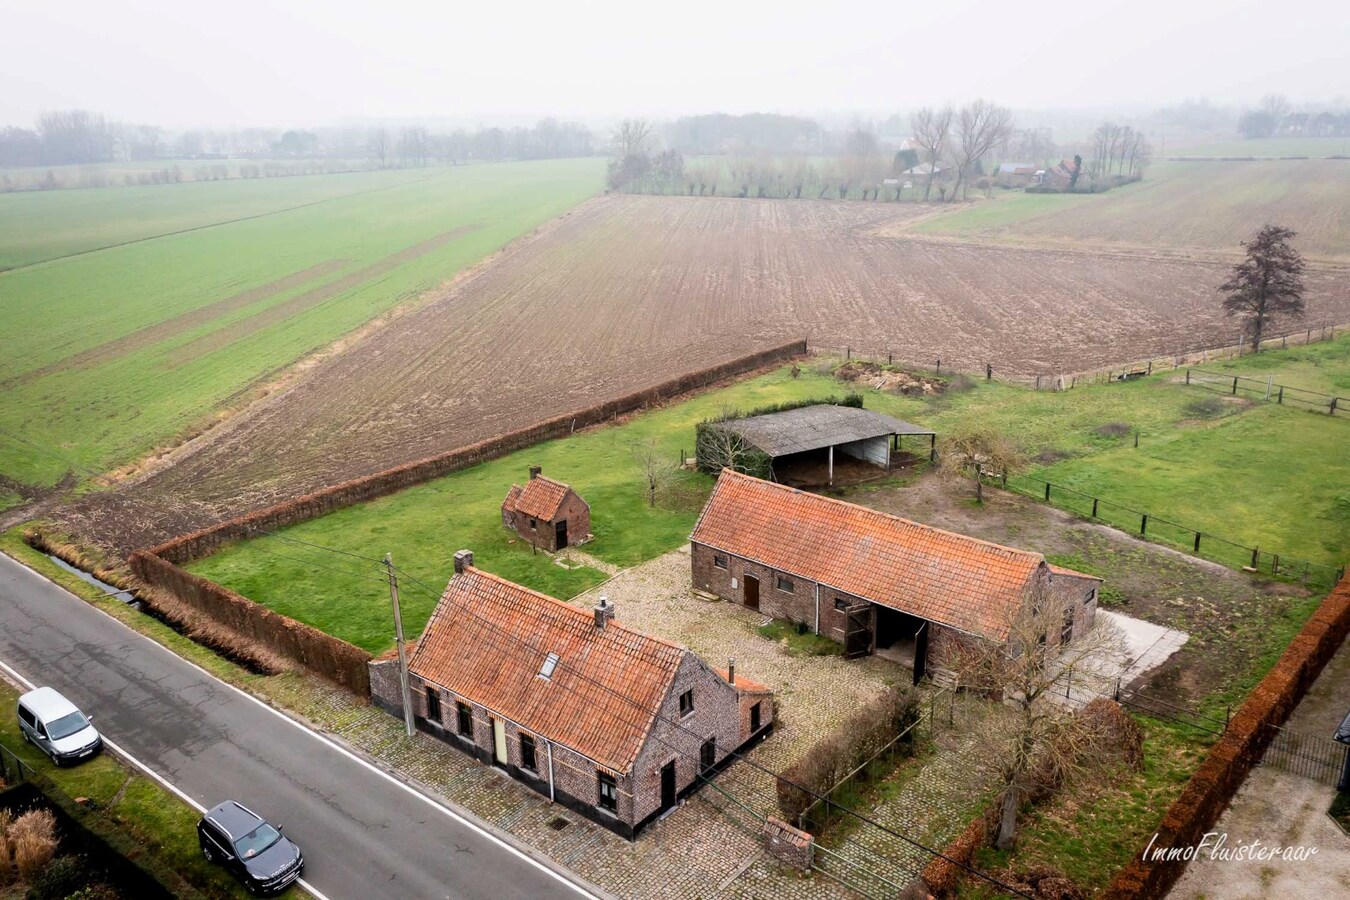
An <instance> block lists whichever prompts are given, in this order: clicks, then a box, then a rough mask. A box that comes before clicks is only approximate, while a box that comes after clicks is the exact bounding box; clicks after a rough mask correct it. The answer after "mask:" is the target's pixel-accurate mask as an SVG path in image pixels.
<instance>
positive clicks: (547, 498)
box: [502, 475, 571, 522]
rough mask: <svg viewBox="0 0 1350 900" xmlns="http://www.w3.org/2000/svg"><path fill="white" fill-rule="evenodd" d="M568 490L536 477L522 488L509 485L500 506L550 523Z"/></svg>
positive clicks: (566, 487)
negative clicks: (509, 488) (509, 487)
mask: <svg viewBox="0 0 1350 900" xmlns="http://www.w3.org/2000/svg"><path fill="white" fill-rule="evenodd" d="M570 490H571V488H570V487H569V486H567V485H565V484H563V483H562V482H561V481H554V480H553V479H552V478H546V477H545V476H543V475H536V476H534V477H533V478H531V479H530V480H529V481H527V482H525V486H524V487H523V488H522V487H521V486H520V485H518V484H513V485H511V490H509V491H507V492H506V500H505V502H504V503H503V504H502V505H503V506H505V507H506V508H507V509H508V510H517V511H519V512H523V513H524V514H525V515H527V516H529V517H530V518H532V519H542V520H544V521H545V522H551V521H553V519H554V518H555V517H556V516H557V515H558V507H560V506H562V502H563V500H564V499H565V498H566V497H567V492H568V491H570Z"/></svg>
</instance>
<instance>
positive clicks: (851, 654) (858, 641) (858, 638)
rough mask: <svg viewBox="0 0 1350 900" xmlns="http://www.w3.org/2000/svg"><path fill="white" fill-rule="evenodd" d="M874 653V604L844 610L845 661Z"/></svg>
mask: <svg viewBox="0 0 1350 900" xmlns="http://www.w3.org/2000/svg"><path fill="white" fill-rule="evenodd" d="M871 652H872V604H870V603H865V604H863V605H861V606H850V607H849V608H848V609H846V610H844V659H857V658H858V657H859V656H867V655H869V654H870V653H871Z"/></svg>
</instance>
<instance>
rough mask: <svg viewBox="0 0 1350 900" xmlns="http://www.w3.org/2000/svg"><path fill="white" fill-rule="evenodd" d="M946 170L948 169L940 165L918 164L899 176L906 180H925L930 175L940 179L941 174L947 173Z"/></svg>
mask: <svg viewBox="0 0 1350 900" xmlns="http://www.w3.org/2000/svg"><path fill="white" fill-rule="evenodd" d="M947 169H948V167H947V166H944V165H942V164H941V163H937V164H934V163H926V162H925V163H919V164H918V165H917V166H915V167H914V168H912V169H906V170H905V171H903V172H901V173H900V174H901V175H904V176H906V177H908V178H927V177H928V176H929V174H930V173H931V174H932V175H933V177H934V178H937V177H940V176H941V175H942V173H943V172H945V171H947Z"/></svg>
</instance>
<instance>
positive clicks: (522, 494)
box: [502, 466, 591, 551]
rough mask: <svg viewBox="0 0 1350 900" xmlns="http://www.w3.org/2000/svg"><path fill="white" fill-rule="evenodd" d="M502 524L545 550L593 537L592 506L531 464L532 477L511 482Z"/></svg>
mask: <svg viewBox="0 0 1350 900" xmlns="http://www.w3.org/2000/svg"><path fill="white" fill-rule="evenodd" d="M502 524H503V525H505V526H506V527H507V528H510V529H511V530H513V531H515V533H516V534H518V535H520V536H521V537H522V538H524V539H525V540H527V541H529V542H530V543H531V544H534V545H535V546H536V547H539V548H540V549H542V550H550V551H555V550H562V549H564V548H566V547H570V546H574V545H576V544H584V543H585V542H586V541H588V540H590V539H591V507H590V505H589V504H587V503H586V501H585V500H582V499H581V497H580V496H579V495H578V494H577V492H576V491H574V490H572V488H571V487H569V486H568V485H566V484H563V483H562V482H561V481H554V480H553V479H552V478H545V477H544V476H543V474H542V470H541V469H540V468H539V466H530V480H529V481H527V482H525V485H524V486H523V487H522V486H521V485H518V484H513V485H511V490H509V491H507V493H506V499H505V500H504V501H502Z"/></svg>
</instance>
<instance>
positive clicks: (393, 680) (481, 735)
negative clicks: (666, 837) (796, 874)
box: [370, 652, 773, 838]
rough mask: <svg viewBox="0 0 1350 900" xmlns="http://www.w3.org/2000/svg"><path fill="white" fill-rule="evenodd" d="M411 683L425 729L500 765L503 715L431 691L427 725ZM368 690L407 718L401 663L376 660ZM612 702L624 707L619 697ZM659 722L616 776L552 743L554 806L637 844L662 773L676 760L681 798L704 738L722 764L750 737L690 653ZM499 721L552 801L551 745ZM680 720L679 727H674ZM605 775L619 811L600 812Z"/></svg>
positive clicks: (694, 775)
mask: <svg viewBox="0 0 1350 900" xmlns="http://www.w3.org/2000/svg"><path fill="white" fill-rule="evenodd" d="M409 682H410V689H411V692H412V706H413V715H414V716H416V717H417V718H416V721H417V724H418V726H419V727H420V728H422V729H423V730H425V731H427V732H428V733H430V734H434V735H436V736H437V737H439V738H441V739H443V740H445V741H446V742H447V743H449V744H451V745H452V746H456V747H458V748H459V749H461V750H463V751H464V752H466V753H469V754H470V755H472V756H474V757H476V758H477V759H479V760H480V761H481V762H484V763H486V764H488V765H494V764H495V757H494V754H495V741H494V738H493V734H492V728H491V725H490V724H489V720H490V719H491V718H502V717H500V716H495V715H494V713H493V711H492V710H490V709H487V708H486V707H483V706H480V705H479V704H477V703H474V702H473V701H471V700H468V699H467V698H464V697H460V696H457V695H455V694H452V693H450V692H448V691H444V690H440V689H439V688H435V687H434V686H433V690H437V691H438V692H439V695H440V698H441V716H440V719H439V720H438V721H429V720H428V719H427V688H428V684H427V683H426V682H424V681H423V680H422V679H420V678H418V677H417V676H416V675H411V676H410V678H409ZM370 685H371V700H372V702H373V703H375V704H376V705H377V706H379V707H381V708H382V709H385V710H387V711H388V712H390V713H393V714H395V715H398V716H402V715H403V706H402V700H401V698H400V696H399V693H400V688H399V679H398V662H397V660H380V661H378V662H372V663H371V664H370ZM688 690H693V692H694V710H693V712H692V713H690V714H689V715H688V716H685V717H681V715H680V700H679V698H680V695H681V694H683V693H684V692H685V691H688ZM765 699H766V700H767V699H768V695H765ZM460 702H462V703H465V704H467V705H468V706H469V707H470V709H472V711H473V737H472V739H469V738H466V737H464V736H462V735H460V734H459V733H458V707H457V705H456V704H457V703H460ZM615 702H616V703H622V702H623V701H621V700H617V699H616V700H615ZM633 714H634V715H635V716H636V715H641V712H640V711H639V710H637V709H636V708H634V709H633ZM659 717H660V719H665V720H667V721H665V722H663V721H660V720H659V719H658V721H656V722H655V723H654V724H653V726H652V732H651V734H650V735H649V736H648V738H647V741H646V743H645V744H644V745H643V748H642V750H641V751H639V753H638V757H637V760H636V761H635V763H634V765H633V768H632V771H631V772H629V773H617V772H613V771H611V770H609V769H607V768H604V767H602V766H600V765H599V764H598V763H597V762H595V761H594V760H591V759H589V758H588V757H586V756H584V755H582V754H580V753H578V752H576V751H574V750H572V749H571V748H568V747H565V746H563V745H560V744H552V747H551V749H552V754H553V791H554V798H555V799H556V800H557V802H559V803H561V804H563V805H564V806H567V807H568V808H570V809H572V810H574V811H576V812H578V813H580V814H581V815H583V816H585V817H586V818H588V819H590V820H592V821H594V822H596V823H598V824H600V825H603V826H605V827H606V828H609V829H611V830H613V831H615V832H617V833H619V834H620V835H622V836H624V837H627V838H632V837H634V836H635V835H636V834H637V833H638V832H639V831H640V830H641V829H642V827H643V826H644V825H645V824H647V822H648V821H650V820H651V819H652V818H653V817H654V816H655V815H656V814H657V813H658V812H659V811H660V806H661V767H662V766H664V765H665V764H666V763H667V762H668V761H669V760H670V759H671V758H675V759H676V765H675V775H676V784H675V787H676V791H677V793H678V794H680V795H683V794H685V793H688V792H691V791H693V790H695V789H696V788H697V787H698V786H699V784H701V781H700V780H699V778H698V773H699V769H698V766H699V760H700V755H699V754H700V750H701V748H702V744H703V741H704V740H705V739H706V738H707V737H709V736H711V737H714V738H715V740H716V749H717V757H716V761H717V763H723V762H725V761H726V759H727V757H728V754H730V752H731V751H733V750H736V749H737V748H739V747H740V746H741V745H742V744H743V743H744V742H745V740H746V739H747V737H748V734H747V733H746V732H744V731H743V730H742V709H741V703H740V699H739V697H738V693H737V691H736V689H735V688H733V687H732V686H731V685H729V684H727V683H726V682H725V681H724V680H723V679H722V678H721V677H720V676H719V675H717V673H715V672H714V671H713V670H712V669H711V668H709V667H708V665H707V664H706V663H704V662H703V661H702V660H700V659H699V658H698V657H697V656H696V655H694V654H693V653H689V652H686V653H685V654H684V658H683V660H682V661H681V663H680V666H679V669H678V670H677V672H676V675H675V679H674V682H673V684H672V686H671V689H670V692H669V693H668V694H667V696H666V698H665V700H664V701H663V702H662V705H661V708H660V712H659ZM502 721H503V724H504V730H505V733H506V748H507V757H508V761H507V764H506V766H505V768H506V770H507V772H509V773H510V774H511V775H512V776H513V777H515V778H516V779H517V780H519V781H522V782H524V783H525V784H526V785H528V786H530V787H531V788H533V789H535V790H536V791H538V792H539V793H541V794H544V795H545V796H547V795H548V793H549V781H548V777H549V776H548V752H549V742H548V741H547V739H545V738H543V737H542V736H539V735H536V734H535V733H534V732H531V731H529V730H528V729H526V728H522V727H521V726H520V725H519V724H517V723H515V722H511V721H510V720H507V719H504V718H502ZM676 722H677V723H679V727H676V725H674V724H670V723H676ZM747 722H748V713H747ZM772 722H773V710H772V704H771V703H768V702H765V703H764V704H763V706H762V707H761V725H760V727H761V732H760V733H763V732H765V731H767V730H768V728H769V727H770V726H771V725H772ZM691 732H692V733H691ZM522 734H528V735H532V736H534V737H535V743H536V753H535V756H536V767H535V769H528V768H525V767H524V766H523V760H522V758H521V749H520V736H521V735H522ZM601 771H606V772H608V773H609V774H611V775H614V776H615V781H616V784H617V788H618V795H619V796H618V809H617V810H615V811H614V812H610V811H609V810H606V809H602V808H601V807H600V806H599V799H600V798H599V790H600V788H599V779H598V775H599V773H600V772H601Z"/></svg>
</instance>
